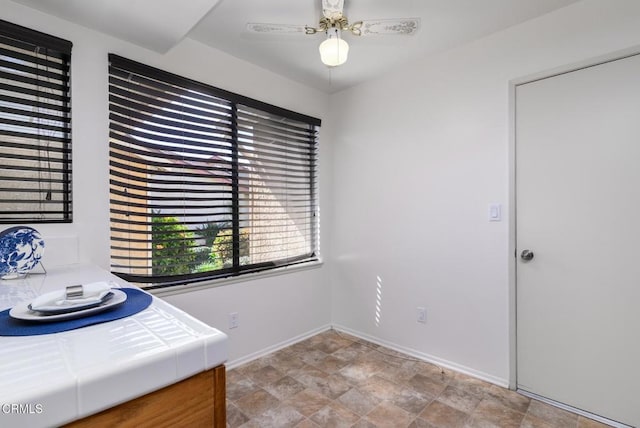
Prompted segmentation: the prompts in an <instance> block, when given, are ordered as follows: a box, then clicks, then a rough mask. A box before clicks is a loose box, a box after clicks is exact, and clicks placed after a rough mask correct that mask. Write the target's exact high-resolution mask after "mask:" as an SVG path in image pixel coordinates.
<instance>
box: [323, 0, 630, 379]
mask: <svg viewBox="0 0 640 428" xmlns="http://www.w3.org/2000/svg"><path fill="white" fill-rule="evenodd" d="M638 44H640V2H638V1H636V0H613V1H612V0H585V1H583V2H580V3H577V4H574V5H572V6H569V7H567V8H564V9H560V10H558V11H556V12H554V13H552V14H549V15H545V16H543V17H540V18H539V19H536V20H533V21H530V22H528V23H524V24H522V25H519V26H516V27H512V28H510V29H508V30H506V31H502V32H500V33H496V34H494V35H492V36H489V37H487V38H484V39H481V40H479V41H476V42H474V43H471V44H469V45H466V46H463V47H459V48H457V49H454V50H451V51H448V52H445V53H442V54H440V55H438V56H435V57H431V58H425V59H423V60H421V61H418V62H416V63H413V64H410V65H409V66H407V67H406V68H405V69H404V70H401V71H397V72H395V73H393V74H389V75H386V76H385V77H383V78H380V79H378V80H375V81H371V82H368V83H365V84H362V85H360V86H358V87H355V88H352V89H350V90H345V91H343V92H340V93H337V94H334V95H332V98H331V110H330V111H331V116H330V121H331V122H332V124H333V129H334V130H335V131H336V132H335V134H334V135H332V138H331V139H332V142H333V145H334V170H333V175H334V177H333V180H334V183H335V185H334V189H333V203H332V209H333V218H334V223H333V228H332V238H333V239H332V241H331V251H330V259H329V264H330V265H331V269H332V283H333V296H332V302H333V303H332V310H333V315H332V320H333V323H334V324H336V325H339V326H343V327H346V328H347V329H350V330H352V331H355V332H359V333H360V334H364V335H368V336H370V337H372V338H375V339H377V340H379V341H382V342H387V343H392V344H395V345H397V346H399V347H403V348H405V349H410V350H413V351H415V352H416V353H417V354H421V355H423V356H426V357H428V358H433V359H434V360H439V361H441V362H444V363H445V364H450V365H452V366H455V367H457V368H459V369H463V370H466V371H469V372H471V373H475V374H476V375H479V376H481V377H484V378H486V379H489V380H492V381H494V382H498V383H503V384H506V383H507V380H508V378H509V370H510V364H509V349H510V348H509V346H510V336H509V329H510V325H509V314H510V297H509V290H510V286H511V284H510V279H509V267H510V263H511V261H510V260H511V259H510V257H509V239H510V230H509V218H508V217H509V216H508V213H509V209H510V206H509V205H510V200H509V186H510V182H509V180H510V173H509V168H510V160H509V154H510V148H509V132H510V129H509V81H510V80H511V79H515V78H519V77H522V76H526V75H529V74H532V73H537V72H540V71H543V70H547V69H551V68H555V67H558V66H562V65H565V64H570V63H574V62H577V61H582V60H585V59H588V58H591V57H595V56H600V55H603V54H606V53H609V52H613V51H616V50H619V49H623V48H628V47H630V46H633V45H638ZM541 173H543V172H541ZM490 202H498V203H501V204H502V206H503V210H502V212H503V215H504V219H503V221H502V222H499V223H490V222H488V218H487V216H488V204H489V203H490ZM550 209H552V207H550ZM378 277H379V279H378ZM378 289H380V291H381V293H380V294H378V291H379V290H378ZM418 306H425V307H426V308H427V319H428V321H427V323H426V324H418V323H417V322H416V312H415V311H416V307H418ZM377 312H378V313H379V321H378V322H376V313H377Z"/></svg>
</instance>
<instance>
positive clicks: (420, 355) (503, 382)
mask: <svg viewBox="0 0 640 428" xmlns="http://www.w3.org/2000/svg"><path fill="white" fill-rule="evenodd" d="M332 328H333V329H334V330H337V331H342V332H344V333H347V334H350V335H352V336H355V337H359V338H360V339H364V340H366V341H368V342H372V343H375V344H377V345H382V346H385V347H387V348H389V349H393V350H394V351H398V352H402V353H403V354H407V355H410V356H412V357H414V358H417V359H419V360H422V361H425V362H427V363H432V364H435V365H437V366H440V367H444V368H447V369H449V370H453V371H456V372H459V373H463V374H466V375H469V376H472V377H475V378H477V379H480V380H484V381H486V382H489V383H492V384H494V385H498V386H501V387H503V388H508V387H509V381H508V380H507V379H503V378H500V377H497V376H493V375H490V374H487V373H484V372H481V371H478V370H475V369H472V368H470V367H466V366H463V365H460V364H457V363H454V362H451V361H447V360H443V359H442V358H438V357H435V356H433V355H429V354H425V353H424V352H420V351H416V350H415V349H411V348H407V347H404V346H400V345H397V344H395V343H393V342H387V341H386V340H381V339H379V338H377V337H374V336H369V335H368V334H365V333H361V332H359V331H355V330H352V329H350V328H347V327H344V326H341V325H338V324H333V326H332Z"/></svg>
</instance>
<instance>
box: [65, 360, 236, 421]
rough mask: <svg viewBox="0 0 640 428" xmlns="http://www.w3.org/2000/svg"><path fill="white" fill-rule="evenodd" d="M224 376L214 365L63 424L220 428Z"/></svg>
mask: <svg viewBox="0 0 640 428" xmlns="http://www.w3.org/2000/svg"><path fill="white" fill-rule="evenodd" d="M225 378H226V376H225V367H224V366H218V367H216V368H214V369H211V370H208V371H206V372H202V373H200V374H197V375H195V376H192V377H190V378H188V379H185V380H183V381H181V382H178V383H176V384H173V385H169V386H167V387H166V388H162V389H159V390H158V391H154V392H151V393H149V394H147V395H143V396H142V397H139V398H136V399H134V400H131V401H127V402H126V403H122V404H120V405H118V406H115V407H112V408H110V409H107V410H105V411H103V412H100V413H97V414H95V415H91V416H87V417H86V418H84V419H79V420H77V421H75V422H71V423H70V424H69V425H65V427H68V428H85V427H87V428H88V427H91V428H96V427H97V428H102V427H105V428H106V427H118V428H120V427H123V428H126V427H132V428H133V427H136V428H141V427H154V428H156V427H177V426H185V427H215V428H224V427H226V420H227V415H226V402H225V400H226V392H225V391H226V385H225V382H226V380H225Z"/></svg>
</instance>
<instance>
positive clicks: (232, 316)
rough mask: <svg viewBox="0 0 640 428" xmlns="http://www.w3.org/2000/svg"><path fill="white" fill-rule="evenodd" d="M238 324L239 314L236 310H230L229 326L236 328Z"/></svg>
mask: <svg viewBox="0 0 640 428" xmlns="http://www.w3.org/2000/svg"><path fill="white" fill-rule="evenodd" d="M239 325H240V315H238V313H237V312H231V313H230V314H229V328H230V329H231V328H238V326H239Z"/></svg>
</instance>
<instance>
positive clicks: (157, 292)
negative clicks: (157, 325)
mask: <svg viewBox="0 0 640 428" xmlns="http://www.w3.org/2000/svg"><path fill="white" fill-rule="evenodd" d="M323 264H324V262H323V261H322V260H318V261H313V262H307V263H300V264H296V265H292V266H283V267H280V268H276V269H270V270H266V271H262V272H256V273H248V274H244V275H240V276H235V277H231V278H220V279H213V280H206V281H202V282H198V283H195V284H186V285H175V286H172V287H167V288H157V289H151V290H145V291H147V292H148V293H151V294H153V295H154V296H158V297H166V296H173V295H176V294H183V293H190V292H192V291H200V290H205V289H207V288H214V287H221V286H224V285H231V284H235V283H237V282H247V281H254V280H256V279H262V278H268V277H270V276H280V275H285V274H288V273H294V272H301V271H305V270H311V269H318V268H320V267H322V265H323Z"/></svg>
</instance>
